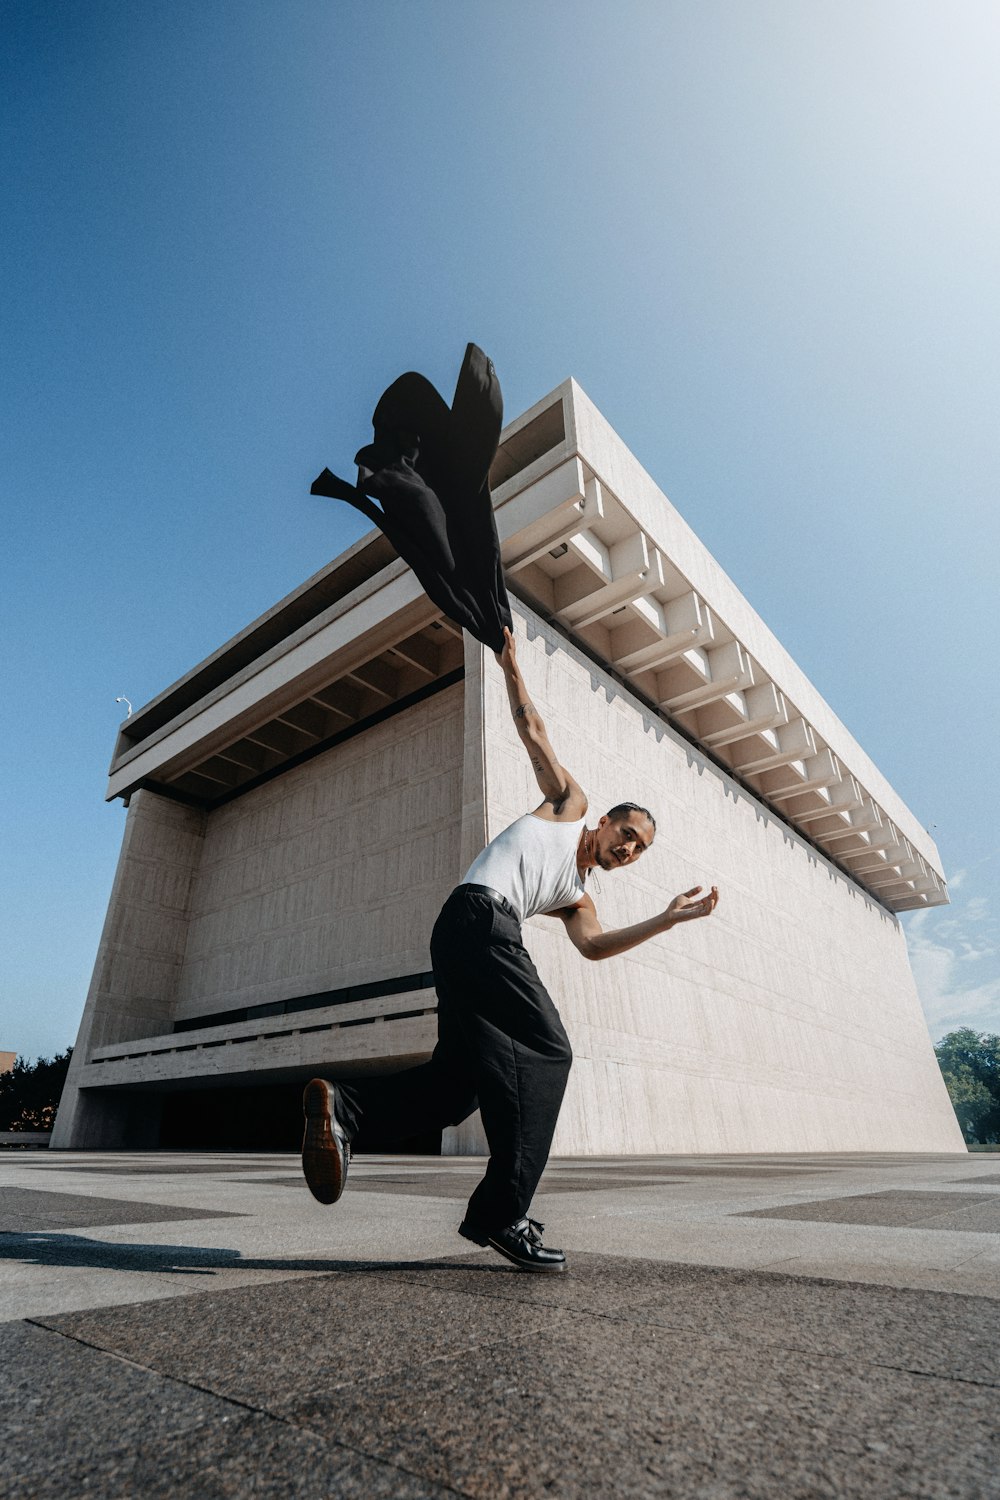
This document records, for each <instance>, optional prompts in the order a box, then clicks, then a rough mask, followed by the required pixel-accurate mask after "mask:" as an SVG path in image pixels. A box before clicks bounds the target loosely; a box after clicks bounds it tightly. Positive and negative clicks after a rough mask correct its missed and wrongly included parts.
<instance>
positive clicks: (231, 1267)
mask: <svg viewBox="0 0 1000 1500" xmlns="http://www.w3.org/2000/svg"><path fill="white" fill-rule="evenodd" d="M0 1260H18V1261H21V1262H22V1263H23V1264H25V1265H37V1266H86V1267H90V1268H92V1269H95V1270H100V1271H149V1272H153V1273H156V1272H159V1273H161V1274H168V1273H169V1274H170V1275H171V1276H181V1275H188V1276H211V1275H212V1274H213V1273H214V1272H215V1271H235V1270H240V1271H289V1272H291V1271H313V1272H316V1273H317V1274H320V1273H324V1272H332V1271H339V1272H350V1271H364V1272H366V1273H369V1274H370V1273H371V1272H377V1271H396V1272H398V1271H451V1270H454V1271H459V1270H463V1269H468V1266H469V1264H470V1262H472V1263H474V1261H475V1256H473V1255H469V1256H460V1257H459V1258H457V1259H455V1260H396V1261H384V1260H379V1261H371V1260H322V1259H317V1258H315V1257H311V1258H310V1257H304V1258H302V1259H295V1258H294V1257H280V1258H278V1257H273V1258H264V1257H260V1258H259V1257H254V1256H244V1255H242V1254H241V1253H240V1251H239V1250H225V1249H222V1250H220V1249H216V1248H211V1247H208V1246H203V1245H141V1244H128V1245H119V1244H113V1243H110V1242H108V1241H106V1240H91V1239H86V1238H85V1237H84V1236H83V1235H78V1234H55V1233H52V1232H48V1231H46V1232H38V1233H35V1234H0ZM484 1269H486V1268H485V1267H484ZM490 1269H491V1270H492V1269H493V1267H490Z"/></svg>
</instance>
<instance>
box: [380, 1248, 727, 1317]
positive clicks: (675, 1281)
mask: <svg viewBox="0 0 1000 1500" xmlns="http://www.w3.org/2000/svg"><path fill="white" fill-rule="evenodd" d="M568 1266H569V1269H568V1270H567V1271H566V1272H564V1273H563V1274H562V1275H559V1276H531V1275H527V1274H525V1273H524V1272H523V1271H518V1270H517V1269H516V1267H514V1266H512V1265H510V1264H509V1263H508V1262H506V1261H504V1260H502V1259H501V1258H500V1256H498V1255H497V1254H495V1253H494V1252H493V1251H491V1250H484V1251H480V1252H477V1253H475V1254H473V1255H466V1256H462V1257H460V1258H458V1257H456V1258H455V1259H454V1260H451V1259H449V1260H445V1261H440V1262H438V1263H434V1262H431V1263H424V1264H419V1263H418V1264H410V1265H406V1264H402V1263H400V1264H396V1265H391V1266H383V1267H381V1268H380V1269H381V1272H382V1274H384V1275H386V1276H388V1277H390V1278H391V1279H393V1280H396V1281H407V1282H410V1283H411V1284H412V1285H413V1286H415V1287H416V1286H421V1287H433V1288H434V1289H435V1290H437V1291H440V1292H444V1293H448V1294H451V1295H455V1294H463V1295H464V1294H471V1295H473V1296H477V1297H498V1298H501V1299H502V1300H503V1301H505V1302H513V1303H516V1304H518V1305H519V1306H522V1307H532V1308H538V1309H546V1308H552V1309H564V1310H566V1311H571V1312H589V1313H592V1314H595V1315H596V1316H599V1317H605V1318H612V1319H613V1318H628V1317H630V1316H631V1315H632V1311H633V1310H634V1309H637V1308H642V1307H644V1306H645V1305H647V1304H648V1303H649V1302H650V1301H651V1300H654V1299H656V1298H658V1297H662V1299H663V1301H664V1303H665V1304H666V1303H669V1301H670V1298H671V1296H672V1295H673V1294H674V1293H675V1292H678V1291H679V1290H680V1289H681V1288H684V1289H686V1290H689V1291H691V1293H692V1295H693V1296H694V1298H695V1300H697V1296H698V1295H699V1290H700V1288H701V1287H703V1286H708V1285H711V1284H713V1283H714V1282H716V1281H717V1280H719V1278H720V1277H721V1278H723V1279H724V1278H726V1277H727V1276H728V1275H729V1274H730V1273H729V1272H728V1271H726V1270H724V1269H720V1268H718V1267H715V1266H690V1265H679V1264H677V1263H676V1262H673V1261H655V1260H626V1259H625V1258H624V1257H621V1256H612V1255H593V1254H590V1253H587V1252H581V1251H572V1252H571V1253H570V1254H569V1256H568Z"/></svg>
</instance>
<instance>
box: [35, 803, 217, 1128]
mask: <svg viewBox="0 0 1000 1500" xmlns="http://www.w3.org/2000/svg"><path fill="white" fill-rule="evenodd" d="M204 828H205V815H204V813H202V812H201V811H199V810H197V809H195V808H190V807H184V806H182V805H181V804H180V803H178V802H171V801H168V800H167V799H166V798H165V797H158V796H155V795H154V794H153V793H152V792H136V793H135V794H134V796H133V797H132V800H131V802H130V804H129V810H128V817H127V818H126V820H125V833H124V837H123V839H122V851H121V854H120V855H119V859H118V869H117V871H116V873H115V881H114V885H113V887H112V891H111V900H110V902H109V904H108V914H107V917H106V918H105V921H104V931H103V932H102V934H101V941H100V944H99V946H98V950H97V961H96V963H95V964H94V974H93V978H92V979H91V983H90V990H89V992H88V995H87V1002H86V1005H85V1007H84V1012H83V1020H82V1021H81V1023H80V1032H79V1035H78V1036H77V1039H76V1046H75V1048H74V1051H73V1057H72V1060H71V1062H70V1067H69V1073H68V1075H67V1079H66V1086H65V1088H64V1089H63V1093H62V1098H61V1100H60V1103H59V1112H58V1115H57V1116H56V1122H55V1127H54V1130H53V1134H52V1144H53V1146H55V1147H57V1148H64V1147H67V1146H78V1145H79V1146H82V1145H86V1146H89V1147H93V1148H94V1149H99V1148H101V1147H105V1146H106V1147H112V1146H116V1145H119V1144H121V1142H122V1139H123V1137H124V1135H125V1133H126V1132H128V1133H129V1136H130V1138H131V1139H132V1140H133V1141H134V1143H135V1144H136V1145H139V1144H145V1145H151V1144H154V1143H155V1135H156V1130H157V1126H158V1122H157V1120H156V1119H155V1118H153V1119H150V1118H147V1119H145V1120H143V1121H140V1120H138V1119H137V1118H136V1116H135V1110H134V1106H133V1105H132V1104H130V1103H129V1102H128V1101H125V1100H122V1099H101V1100H98V1099H96V1098H95V1097H94V1095H93V1094H92V1093H91V1092H88V1091H84V1090H81V1087H80V1084H81V1079H82V1076H83V1072H84V1069H85V1067H86V1064H87V1062H88V1060H89V1058H90V1056H91V1054H92V1053H93V1051H94V1049H95V1048H97V1047H102V1046H106V1045H108V1044H109V1043H111V1042H122V1041H128V1040H130V1039H131V1038H133V1037H142V1036H160V1035H163V1034H165V1033H166V1032H169V1031H170V1029H171V1027H172V1024H173V1017H174V1012H175V1008H176V1003H177V984H178V979H179V977H180V972H181V966H182V964H183V961H184V950H185V945H186V943H187V929H188V906H189V901H190V895H191V885H192V881H193V879H194V875H195V871H196V870H197V868H198V861H199V859H200V858H201V849H202V839H203V835H204Z"/></svg>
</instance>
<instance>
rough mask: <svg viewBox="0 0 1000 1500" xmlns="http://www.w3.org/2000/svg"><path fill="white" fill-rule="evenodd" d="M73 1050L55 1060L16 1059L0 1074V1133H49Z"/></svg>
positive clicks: (50, 1058) (61, 1054)
mask: <svg viewBox="0 0 1000 1500" xmlns="http://www.w3.org/2000/svg"><path fill="white" fill-rule="evenodd" d="M72 1055H73V1048H72V1047H67V1048H66V1051H65V1052H61V1053H59V1055H58V1056H57V1057H36V1058H35V1061H34V1062H33V1063H28V1062H25V1061H24V1059H23V1058H20V1057H19V1058H17V1059H16V1060H15V1062H14V1067H13V1070H12V1071H11V1072H10V1073H0V1130H17V1131H21V1130H51V1129H52V1124H53V1121H54V1120H55V1117H56V1110H57V1109H58V1108H59V1097H60V1095H61V1094H62V1091H63V1084H64V1083H65V1082H66V1073H67V1070H68V1068H69V1060H70V1058H71V1057H72Z"/></svg>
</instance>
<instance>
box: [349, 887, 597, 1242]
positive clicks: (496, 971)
mask: <svg viewBox="0 0 1000 1500" xmlns="http://www.w3.org/2000/svg"><path fill="white" fill-rule="evenodd" d="M431 962H432V964H433V967H434V981H435V985H436V988H437V995H438V1040H437V1046H436V1047H435V1048H434V1052H433V1054H432V1056H431V1058H430V1061H429V1062H426V1063H423V1064H422V1065H421V1066H420V1067H417V1068H410V1069H408V1070H407V1071H405V1072H403V1073H393V1074H390V1075H388V1076H386V1077H381V1078H370V1079H368V1078H365V1079H352V1080H351V1081H350V1082H347V1083H339V1084H338V1088H339V1090H340V1094H341V1100H342V1114H343V1124H344V1126H345V1128H346V1129H347V1130H348V1132H349V1133H351V1134H352V1135H353V1134H354V1133H355V1132H356V1131H357V1129H358V1126H359V1124H360V1122H361V1120H362V1119H363V1118H365V1119H371V1120H372V1121H375V1122H377V1123H378V1125H379V1126H380V1127H381V1128H383V1129H385V1130H387V1131H391V1132H393V1133H396V1132H398V1133H399V1134H400V1135H401V1136H405V1135H407V1134H413V1135H415V1134H417V1133H418V1131H421V1130H431V1129H439V1128H440V1129H443V1128H444V1127H445V1126H446V1125H458V1124H459V1123H460V1122H461V1121H462V1120H465V1119H467V1118H468V1116H469V1115H471V1114H472V1113H473V1111H474V1110H475V1108H476V1106H477V1104H478V1106H479V1108H480V1110H481V1111H482V1118H483V1127H484V1129H485V1131H486V1139H487V1141H488V1142H489V1148H490V1160H489V1164H488V1166H487V1168H486V1175H485V1176H484V1177H483V1180H482V1182H481V1183H480V1184H479V1186H478V1187H477V1188H476V1190H475V1192H474V1193H473V1194H472V1197H471V1199H470V1200H469V1206H468V1210H467V1212H466V1221H467V1222H468V1223H469V1224H470V1225H471V1226H473V1227H474V1228H476V1229H480V1230H483V1231H485V1232H491V1231H494V1230H497V1229H503V1228H506V1226H507V1225H508V1224H513V1223H516V1222H517V1220H518V1219H521V1218H523V1217H524V1216H525V1214H526V1213H527V1212H528V1209H529V1208H530V1206H531V1199H532V1197H533V1195H534V1192H535V1189H536V1187H537V1186H538V1181H539V1178H540V1177H541V1175H542V1172H543V1170H544V1167H545V1163H546V1161H547V1160H548V1155H549V1148H550V1146H551V1144H552V1135H553V1132H554V1131H555V1128H556V1120H557V1119H558V1117H559V1108H560V1105H561V1104H562V1098H563V1094H564V1092H565V1090H566V1080H567V1078H568V1077H569V1070H570V1065H571V1063H572V1061H573V1053H572V1050H571V1048H570V1044H569V1038H568V1037H567V1035H566V1031H565V1028H564V1027H563V1024H562V1021H561V1020H560V1019H559V1013H558V1011H557V1010H556V1008H555V1005H554V1004H553V1002H552V1000H551V998H550V996H549V995H548V994H547V992H546V990H545V986H544V985H543V984H542V981H541V980H540V979H539V977H538V973H537V971H536V969H535V966H534V964H533V963H532V962H531V959H530V958H529V957H528V954H527V952H526V951H525V948H524V945H523V944H522V942H521V929H520V927H519V926H518V923H517V921H516V919H515V918H514V917H513V916H512V915H510V914H509V913H508V912H506V911H505V910H504V909H503V908H502V907H501V906H500V905H499V904H498V903H497V902H496V901H494V900H493V899H491V898H490V897H489V896H486V895H483V894H481V893H480V892H478V891H477V890H476V888H475V887H470V886H458V888H457V889H456V890H454V891H453V892H452V893H451V895H450V896H449V897H448V900H447V901H446V902H445V904H444V906H443V908H442V910H441V915H440V916H439V917H438V919H437V922H436V923H435V925H434V932H433V934H432V937H431Z"/></svg>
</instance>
